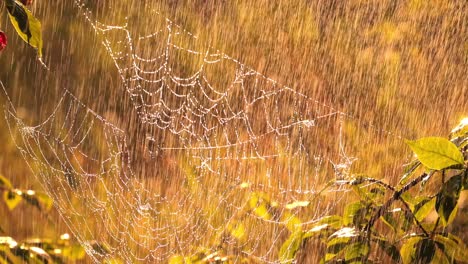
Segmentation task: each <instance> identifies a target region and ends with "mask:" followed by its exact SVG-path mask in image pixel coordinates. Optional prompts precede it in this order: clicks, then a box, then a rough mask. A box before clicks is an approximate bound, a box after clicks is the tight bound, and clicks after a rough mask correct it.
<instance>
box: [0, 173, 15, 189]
mask: <svg viewBox="0 0 468 264" xmlns="http://www.w3.org/2000/svg"><path fill="white" fill-rule="evenodd" d="M0 187H2V188H6V189H11V188H13V186H12V185H11V182H10V180H8V179H7V178H5V177H4V176H3V175H0Z"/></svg>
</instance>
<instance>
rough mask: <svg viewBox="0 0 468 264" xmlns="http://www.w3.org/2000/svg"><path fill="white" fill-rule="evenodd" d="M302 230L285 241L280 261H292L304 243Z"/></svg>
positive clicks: (281, 249) (280, 253) (280, 252)
mask: <svg viewBox="0 0 468 264" xmlns="http://www.w3.org/2000/svg"><path fill="white" fill-rule="evenodd" d="M302 235H303V233H302V231H297V232H294V233H292V234H291V236H290V237H289V238H288V239H287V240H286V241H285V242H284V243H283V245H282V246H281V248H280V251H279V260H280V263H292V262H293V261H294V259H295V257H296V253H297V251H298V250H299V248H300V247H301V245H302Z"/></svg>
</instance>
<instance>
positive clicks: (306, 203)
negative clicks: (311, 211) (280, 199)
mask: <svg viewBox="0 0 468 264" xmlns="http://www.w3.org/2000/svg"><path fill="white" fill-rule="evenodd" d="M309 204H310V202H309V201H296V202H293V203H290V204H287V205H286V206H285V208H286V209H288V210H293V209H296V208H298V207H307V206H309Z"/></svg>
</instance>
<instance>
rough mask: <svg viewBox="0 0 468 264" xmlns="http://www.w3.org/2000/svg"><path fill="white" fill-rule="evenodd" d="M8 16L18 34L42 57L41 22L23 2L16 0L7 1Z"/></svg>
mask: <svg viewBox="0 0 468 264" xmlns="http://www.w3.org/2000/svg"><path fill="white" fill-rule="evenodd" d="M6 6H7V10H8V17H9V18H10V21H11V23H12V24H13V27H14V28H15V30H16V32H17V33H18V35H19V36H20V37H21V38H22V39H23V40H24V41H25V42H26V43H28V44H29V45H30V46H31V47H33V48H35V49H36V50H37V55H38V57H39V58H41V57H42V33H41V22H39V20H38V19H37V18H35V17H34V15H33V14H32V13H31V11H29V10H28V9H27V8H26V7H25V6H24V5H23V4H22V3H20V2H18V1H14V0H8V1H6Z"/></svg>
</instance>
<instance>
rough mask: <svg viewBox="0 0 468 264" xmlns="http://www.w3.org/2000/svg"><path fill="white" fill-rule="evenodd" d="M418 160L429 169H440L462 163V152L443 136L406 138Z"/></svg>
mask: <svg viewBox="0 0 468 264" xmlns="http://www.w3.org/2000/svg"><path fill="white" fill-rule="evenodd" d="M406 144H408V146H409V147H410V148H411V149H412V150H413V152H414V153H415V154H416V156H417V157H418V159H419V161H421V163H422V164H423V165H424V166H426V167H427V168H429V169H432V170H442V169H445V168H448V167H450V166H453V165H463V164H464V160H463V154H462V153H461V152H460V150H458V148H457V146H456V145H455V144H453V143H452V142H450V141H448V140H447V139H445V138H439V137H427V138H421V139H418V140H415V141H410V140H406Z"/></svg>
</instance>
